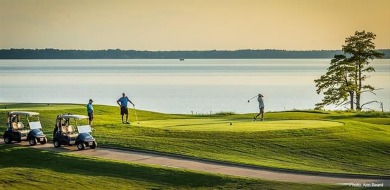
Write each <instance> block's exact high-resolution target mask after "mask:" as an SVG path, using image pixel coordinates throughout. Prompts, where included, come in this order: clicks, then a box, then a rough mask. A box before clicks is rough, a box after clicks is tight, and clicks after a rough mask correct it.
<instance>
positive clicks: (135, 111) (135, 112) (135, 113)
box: [133, 106, 139, 124]
mask: <svg viewBox="0 0 390 190" xmlns="http://www.w3.org/2000/svg"><path fill="white" fill-rule="evenodd" d="M133 108H134V115H135V119H136V120H137V123H138V124H139V121H138V116H137V110H135V106H133Z"/></svg>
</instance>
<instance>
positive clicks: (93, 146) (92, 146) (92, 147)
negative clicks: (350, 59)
mask: <svg viewBox="0 0 390 190" xmlns="http://www.w3.org/2000/svg"><path fill="white" fill-rule="evenodd" d="M96 147H97V143H96V141H93V143H92V145H91V146H90V148H91V149H95V148H96Z"/></svg>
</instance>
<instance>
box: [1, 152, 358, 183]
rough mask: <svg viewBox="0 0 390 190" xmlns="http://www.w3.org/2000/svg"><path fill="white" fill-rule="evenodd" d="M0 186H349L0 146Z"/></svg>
mask: <svg viewBox="0 0 390 190" xmlns="http://www.w3.org/2000/svg"><path fill="white" fill-rule="evenodd" d="M0 155H1V159H0V176H2V177H1V178H0V189H54V188H60V189H96V188H98V189H114V188H115V189H190V188H197V189H352V188H350V187H340V186H323V185H305V184H294V183H285V182H269V181H262V180H252V179H244V178H234V177H228V176H222V175H212V174H206V173H196V172H190V171H186V170H177V169H167V168H159V167H151V166H145V165H139V164H130V163H122V162H114V161H108V160H103V159H96V158H91V157H81V156H75V155H73V156H72V155H68V154H64V153H53V152H47V151H42V150H38V149H32V148H25V147H16V146H12V145H0Z"/></svg>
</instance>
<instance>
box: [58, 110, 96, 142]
mask: <svg viewBox="0 0 390 190" xmlns="http://www.w3.org/2000/svg"><path fill="white" fill-rule="evenodd" d="M87 120H88V116H84V115H73V114H69V113H68V114H63V115H58V116H57V120H56V124H55V127H54V131H53V144H54V147H56V148H58V147H61V145H76V146H77V149H79V150H83V149H85V147H90V148H91V149H94V148H96V147H97V143H96V140H95V139H94V138H93V137H92V135H91V133H92V128H91V126H90V125H80V124H81V123H82V121H87ZM75 127H76V128H77V130H75Z"/></svg>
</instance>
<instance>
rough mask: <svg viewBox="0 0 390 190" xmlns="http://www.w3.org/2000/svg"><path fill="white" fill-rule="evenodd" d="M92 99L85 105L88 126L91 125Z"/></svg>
mask: <svg viewBox="0 0 390 190" xmlns="http://www.w3.org/2000/svg"><path fill="white" fill-rule="evenodd" d="M92 102H93V100H92V99H89V102H88V104H87V113H88V124H89V125H92V121H93V106H92Z"/></svg>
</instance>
